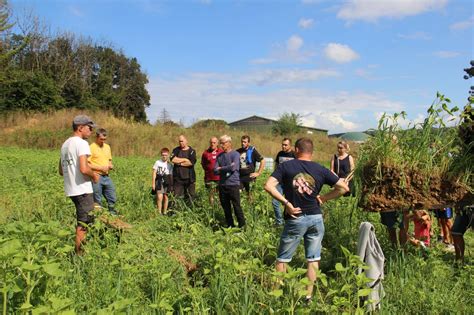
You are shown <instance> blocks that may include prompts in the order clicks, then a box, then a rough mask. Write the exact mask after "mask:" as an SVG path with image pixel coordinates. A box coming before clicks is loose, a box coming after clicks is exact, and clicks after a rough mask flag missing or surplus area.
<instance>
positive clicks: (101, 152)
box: [88, 142, 112, 175]
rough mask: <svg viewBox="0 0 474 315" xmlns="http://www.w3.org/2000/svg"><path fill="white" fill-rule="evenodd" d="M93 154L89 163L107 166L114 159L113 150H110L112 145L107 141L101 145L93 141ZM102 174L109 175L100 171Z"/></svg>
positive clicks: (91, 146)
mask: <svg viewBox="0 0 474 315" xmlns="http://www.w3.org/2000/svg"><path fill="white" fill-rule="evenodd" d="M90 148H91V155H90V156H89V159H88V160H89V163H91V164H92V165H96V166H107V165H109V162H110V161H112V152H111V151H110V146H109V145H108V144H107V143H104V145H103V146H102V147H100V146H99V145H98V144H97V143H95V142H93V143H91V144H90ZM99 173H100V174H102V175H107V173H104V172H99Z"/></svg>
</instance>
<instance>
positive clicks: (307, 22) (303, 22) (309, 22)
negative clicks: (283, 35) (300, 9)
mask: <svg viewBox="0 0 474 315" xmlns="http://www.w3.org/2000/svg"><path fill="white" fill-rule="evenodd" d="M313 24H314V20H313V19H305V18H301V19H300V20H299V21H298V26H299V27H301V28H304V29H307V28H310V27H312V26H313Z"/></svg>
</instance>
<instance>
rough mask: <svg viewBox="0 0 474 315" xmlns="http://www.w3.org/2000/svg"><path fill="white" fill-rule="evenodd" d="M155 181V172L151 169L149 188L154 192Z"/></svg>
mask: <svg viewBox="0 0 474 315" xmlns="http://www.w3.org/2000/svg"><path fill="white" fill-rule="evenodd" d="M155 181H156V170H155V169H153V172H152V174H151V188H152V189H153V190H155Z"/></svg>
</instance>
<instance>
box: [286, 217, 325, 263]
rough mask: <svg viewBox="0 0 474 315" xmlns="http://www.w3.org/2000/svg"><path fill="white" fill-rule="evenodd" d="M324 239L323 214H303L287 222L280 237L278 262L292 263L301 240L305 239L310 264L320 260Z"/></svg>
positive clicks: (305, 249) (307, 258)
mask: <svg viewBox="0 0 474 315" xmlns="http://www.w3.org/2000/svg"><path fill="white" fill-rule="evenodd" d="M323 237H324V222H323V216H322V215H321V214H311V215H306V214H302V215H300V216H298V217H297V218H296V219H289V220H286V221H285V227H284V228H283V232H282V234H281V237H280V246H279V247H278V256H277V261H279V262H290V261H291V258H293V254H294V253H295V251H296V248H298V245H299V243H300V241H301V238H304V251H305V254H306V260H307V261H309V262H311V261H318V260H320V259H321V241H322V240H323Z"/></svg>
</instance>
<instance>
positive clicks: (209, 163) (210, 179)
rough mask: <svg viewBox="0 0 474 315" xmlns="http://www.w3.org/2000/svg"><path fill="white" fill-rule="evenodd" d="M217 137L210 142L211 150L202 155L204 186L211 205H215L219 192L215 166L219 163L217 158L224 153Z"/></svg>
mask: <svg viewBox="0 0 474 315" xmlns="http://www.w3.org/2000/svg"><path fill="white" fill-rule="evenodd" d="M218 142H219V140H217V138H216V137H212V138H211V139H210V140H209V148H207V150H206V151H204V152H203V153H202V156H201V166H202V168H203V169H204V185H205V186H206V188H207V191H208V192H209V203H210V204H211V205H213V204H214V195H215V194H216V192H217V185H218V183H219V175H218V174H215V173H214V165H215V164H216V161H217V156H218V155H219V154H221V153H222V152H223V151H222V149H221V148H219V147H218Z"/></svg>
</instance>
